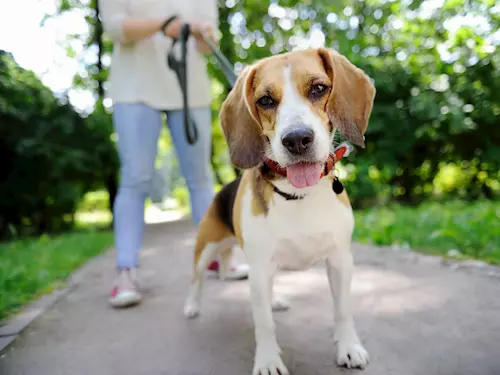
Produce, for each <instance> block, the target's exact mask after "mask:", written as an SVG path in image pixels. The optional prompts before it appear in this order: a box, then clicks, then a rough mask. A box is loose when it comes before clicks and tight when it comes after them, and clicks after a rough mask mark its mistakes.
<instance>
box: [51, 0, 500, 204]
mask: <svg viewBox="0 0 500 375" xmlns="http://www.w3.org/2000/svg"><path fill="white" fill-rule="evenodd" d="M97 5H98V3H97V1H96V0H92V1H90V2H87V1H79V0H74V1H68V0H62V1H61V3H60V12H65V11H72V10H75V9H76V10H78V11H79V12H83V13H84V14H85V16H86V19H87V22H88V24H89V35H88V36H85V35H74V36H73V37H74V38H79V39H80V40H82V41H83V45H85V46H86V47H87V49H88V50H89V51H97V53H96V55H97V56H96V57H97V58H96V59H87V60H82V61H81V63H82V64H83V66H85V67H86V69H87V74H82V75H79V76H77V77H75V84H76V85H77V86H78V87H81V88H90V89H92V90H95V89H96V87H97V88H98V89H97V91H98V92H99V93H102V83H103V81H104V80H105V79H106V77H107V68H106V66H105V65H103V64H102V58H103V57H109V54H110V52H111V50H112V44H111V43H110V41H109V40H105V39H103V38H102V25H101V24H100V22H99V20H98V17H97V16H98V7H97ZM219 15H220V30H221V35H222V39H221V42H220V48H221V50H222V52H223V53H224V54H225V55H226V56H227V57H228V59H229V60H230V61H232V62H234V63H235V66H236V69H237V71H240V69H241V67H242V66H243V65H245V64H249V63H252V62H254V61H256V60H257V59H260V58H263V57H267V56H270V55H273V54H277V53H281V52H286V51H290V50H293V49H296V48H302V47H303V46H304V45H305V44H304V41H305V40H306V39H308V38H310V39H312V40H314V43H313V45H315V46H320V45H325V46H327V47H332V48H335V49H337V50H339V51H340V52H341V53H342V54H344V55H346V56H347V57H348V58H349V59H350V60H351V61H353V62H354V63H355V64H356V65H358V66H360V67H361V68H362V69H364V70H365V71H366V72H367V73H368V74H369V75H370V76H371V77H372V78H373V80H374V83H375V86H376V88H377V96H376V100H375V106H374V109H373V114H372V117H371V121H370V126H369V128H368V130H367V134H366V139H367V147H366V149H364V150H359V152H357V153H355V154H354V155H353V156H351V157H350V158H348V159H347V160H346V162H345V165H344V167H345V169H346V170H347V171H348V172H349V173H348V175H347V176H346V178H345V181H346V183H348V185H349V187H350V191H351V192H352V194H351V196H352V197H353V198H354V202H355V204H356V205H357V206H367V205H371V204H374V203H382V202H388V201H390V200H396V201H400V202H404V203H411V204H415V203H419V202H422V201H424V200H425V199H427V198H435V197H449V198H460V199H467V200H474V199H478V198H488V199H493V198H497V197H498V194H499V192H500V184H499V182H498V178H499V177H500V175H499V172H498V171H499V169H500V132H499V131H498V125H499V123H498V118H499V115H500V97H499V96H498V95H497V93H498V92H499V90H500V54H499V53H498V45H499V38H498V31H497V30H498V29H499V28H500V12H499V11H498V5H497V4H496V2H494V1H491V0H472V1H461V0H442V1H441V2H432V1H422V0H413V1H404V2H403V1H377V0H374V1H362V0H356V1H345V0H342V1H335V2H331V1H325V0H308V1H298V0H269V1H257V0H252V1H242V0H220V1H219ZM68 45H69V44H68ZM69 52H71V51H69ZM89 61H90V63H89ZM208 61H209V62H210V64H209V72H210V74H211V76H212V78H213V87H214V90H213V92H214V100H213V103H212V109H213V134H214V141H213V148H214V150H213V155H212V165H213V166H214V169H215V172H216V177H217V182H218V183H221V182H227V181H229V180H230V179H232V178H233V176H234V173H233V172H232V170H230V169H229V168H227V164H228V161H229V159H228V158H227V145H226V143H225V140H224V137H223V135H222V132H221V130H220V126H219V124H218V118H217V116H218V113H219V109H220V106H221V103H222V101H223V100H224V98H225V97H226V95H227V93H228V91H229V89H230V87H229V85H228V83H227V82H226V80H225V78H224V76H223V74H222V72H221V71H220V69H218V67H217V63H216V61H215V59H214V58H213V57H211V58H208ZM451 177H453V178H451Z"/></svg>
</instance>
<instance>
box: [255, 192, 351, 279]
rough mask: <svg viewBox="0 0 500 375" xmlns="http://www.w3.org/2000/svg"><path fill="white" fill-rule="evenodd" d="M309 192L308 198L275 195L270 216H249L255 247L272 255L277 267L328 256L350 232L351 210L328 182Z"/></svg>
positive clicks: (305, 265) (311, 262)
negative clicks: (286, 198)
mask: <svg viewBox="0 0 500 375" xmlns="http://www.w3.org/2000/svg"><path fill="white" fill-rule="evenodd" d="M325 184H327V185H326V186H325ZM307 194H308V195H307V196H306V198H305V199H303V200H294V201H287V200H285V199H284V198H283V197H281V196H279V195H276V196H274V199H273V201H272V202H271V203H270V208H269V212H268V214H267V216H257V217H252V218H249V220H248V229H249V232H250V233H249V235H250V236H251V237H252V239H251V242H252V243H254V244H255V247H258V250H256V251H258V252H264V253H267V254H270V255H272V259H273V262H274V263H275V264H276V266H277V267H278V268H281V269H288V270H300V269H305V268H308V267H310V266H312V265H314V264H315V263H317V262H319V261H322V260H324V259H326V258H327V257H328V255H329V254H330V253H331V251H333V250H334V249H335V247H336V246H337V244H338V243H345V238H346V237H350V236H351V233H352V229H353V226H354V220H353V217H352V211H351V209H350V208H349V207H346V206H345V205H344V204H342V203H341V202H340V201H339V199H338V198H337V197H336V196H335V194H334V192H333V191H332V190H331V186H330V185H329V184H328V182H323V186H319V187H318V188H316V189H311V191H309V192H308V193H307ZM339 239H341V240H340V241H339ZM249 251H254V250H251V249H249Z"/></svg>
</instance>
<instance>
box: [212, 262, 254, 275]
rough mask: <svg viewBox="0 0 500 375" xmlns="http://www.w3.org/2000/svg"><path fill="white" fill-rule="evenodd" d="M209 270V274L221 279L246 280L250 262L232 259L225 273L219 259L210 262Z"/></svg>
mask: <svg viewBox="0 0 500 375" xmlns="http://www.w3.org/2000/svg"><path fill="white" fill-rule="evenodd" d="M207 271H208V274H209V275H211V276H214V277H218V278H219V279H221V280H225V279H227V280H244V279H247V278H248V264H238V263H236V262H235V261H234V260H231V262H230V263H229V266H228V269H227V271H226V272H225V273H222V272H221V270H220V263H219V261H218V260H214V261H213V262H212V263H210V264H209V266H208V269H207Z"/></svg>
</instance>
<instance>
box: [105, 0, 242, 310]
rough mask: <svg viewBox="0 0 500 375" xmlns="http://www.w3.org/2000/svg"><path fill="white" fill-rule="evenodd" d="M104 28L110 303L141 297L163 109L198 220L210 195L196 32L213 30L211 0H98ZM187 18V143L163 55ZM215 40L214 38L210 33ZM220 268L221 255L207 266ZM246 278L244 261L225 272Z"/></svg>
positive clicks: (175, 86) (201, 49)
mask: <svg viewBox="0 0 500 375" xmlns="http://www.w3.org/2000/svg"><path fill="white" fill-rule="evenodd" d="M99 10H100V15H101V20H102V24H103V27H104V31H105V33H106V34H107V35H108V36H109V37H110V39H111V40H112V41H113V43H114V49H113V55H112V60H111V66H110V75H109V80H108V84H109V89H108V90H107V91H108V97H110V99H111V100H112V102H113V125H114V128H115V132H116V134H117V135H118V141H117V143H118V154H119V157H120V186H119V189H118V194H117V197H116V199H115V202H114V234H115V248H116V269H117V277H116V280H115V283H114V285H113V288H112V292H111V297H110V300H109V301H110V303H111V305H112V306H114V307H125V306H129V305H134V304H137V303H139V302H140V301H141V298H142V297H141V294H140V291H139V288H138V283H137V268H138V267H139V252H140V249H141V246H142V241H143V235H144V204H145V199H146V197H147V196H148V194H149V191H150V187H151V182H152V179H153V176H154V171H155V169H154V164H155V159H156V154H157V143H158V138H159V135H160V130H161V123H162V114H165V115H166V116H167V124H168V129H169V131H170V134H171V138H172V141H173V144H174V148H175V151H176V154H177V157H178V160H179V166H180V169H181V172H182V174H183V176H184V178H185V180H186V184H187V187H188V190H189V196H190V204H191V212H192V219H193V222H194V224H195V226H196V227H197V226H198V224H199V222H200V221H201V219H202V217H203V215H204V214H205V212H206V210H207V209H208V207H209V205H210V204H211V202H212V199H213V196H214V191H213V179H212V178H213V177H212V171H211V164H210V157H211V137H212V134H211V122H212V120H211V111H210V102H211V92H210V91H211V90H210V79H209V76H208V73H207V69H206V63H205V59H204V56H203V54H204V53H206V52H209V48H208V46H207V45H206V43H205V42H204V41H203V38H202V37H201V33H202V32H203V31H204V32H206V33H207V34H208V35H210V36H212V37H213V35H214V34H213V30H216V29H217V24H218V8H217V1H216V0H203V1H196V0H183V1H174V0H99ZM185 23H188V24H189V25H190V29H191V35H192V37H190V38H189V40H188V42H187V49H188V58H187V77H188V95H189V104H190V113H191V116H192V118H193V119H194V121H195V122H196V125H197V129H198V139H197V141H196V142H195V143H194V144H192V145H191V144H189V143H188V140H187V138H186V135H185V132H184V118H183V110H182V109H183V101H182V93H181V89H180V87H179V83H178V81H177V77H176V76H175V73H174V72H173V71H172V70H170V69H169V67H168V66H167V61H166V55H167V52H168V50H169V48H170V46H171V43H172V40H173V38H178V37H179V31H180V29H181V27H182V25H183V24H185ZM214 40H215V39H214ZM209 270H211V271H215V272H217V271H218V262H217V261H216V262H214V263H213V264H211V265H210V266H209ZM247 277H248V266H247V265H246V264H238V263H237V262H235V261H234V260H232V262H231V267H230V271H229V274H228V275H227V279H229V280H231V279H243V278H247Z"/></svg>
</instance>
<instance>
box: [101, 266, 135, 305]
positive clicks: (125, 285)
mask: <svg viewBox="0 0 500 375" xmlns="http://www.w3.org/2000/svg"><path fill="white" fill-rule="evenodd" d="M141 299H142V297H141V294H140V293H139V286H138V284H137V271H136V269H134V268H132V269H128V270H119V271H118V276H117V278H116V280H115V284H114V287H113V289H112V290H111V297H110V298H109V303H110V304H111V306H113V307H128V306H133V305H137V304H138V303H140V302H141Z"/></svg>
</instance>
